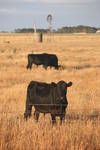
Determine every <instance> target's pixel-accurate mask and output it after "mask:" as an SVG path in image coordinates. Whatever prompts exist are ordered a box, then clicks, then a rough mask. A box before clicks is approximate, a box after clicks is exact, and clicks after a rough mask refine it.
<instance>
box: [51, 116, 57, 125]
mask: <svg viewBox="0 0 100 150" xmlns="http://www.w3.org/2000/svg"><path fill="white" fill-rule="evenodd" d="M51 118H52V124H53V125H54V124H55V123H56V117H55V115H54V114H51Z"/></svg>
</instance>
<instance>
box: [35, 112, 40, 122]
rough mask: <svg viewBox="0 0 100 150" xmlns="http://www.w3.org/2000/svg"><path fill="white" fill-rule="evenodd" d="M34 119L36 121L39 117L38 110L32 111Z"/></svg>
mask: <svg viewBox="0 0 100 150" xmlns="http://www.w3.org/2000/svg"><path fill="white" fill-rule="evenodd" d="M34 119H35V120H36V121H38V119H39V112H38V111H36V110H35V111H34Z"/></svg>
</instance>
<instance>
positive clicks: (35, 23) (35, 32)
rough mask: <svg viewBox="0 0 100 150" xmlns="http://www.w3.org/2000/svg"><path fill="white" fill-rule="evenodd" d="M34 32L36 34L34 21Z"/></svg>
mask: <svg viewBox="0 0 100 150" xmlns="http://www.w3.org/2000/svg"><path fill="white" fill-rule="evenodd" d="M33 28H34V34H36V23H35V22H34V27H33Z"/></svg>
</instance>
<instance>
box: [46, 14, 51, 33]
mask: <svg viewBox="0 0 100 150" xmlns="http://www.w3.org/2000/svg"><path fill="white" fill-rule="evenodd" d="M47 21H48V22H49V31H50V32H52V15H51V14H49V15H48V16H47Z"/></svg>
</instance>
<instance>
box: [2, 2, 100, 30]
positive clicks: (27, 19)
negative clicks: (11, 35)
mask: <svg viewBox="0 0 100 150" xmlns="http://www.w3.org/2000/svg"><path fill="white" fill-rule="evenodd" d="M48 14H52V16H53V28H54V29H55V28H60V27H62V26H76V25H89V26H95V27H100V0H0V31H7V30H8V31H13V30H14V29H16V28H32V27H33V23H34V21H35V22H36V26H37V28H48V22H47V20H46V17H47V15H48Z"/></svg>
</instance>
